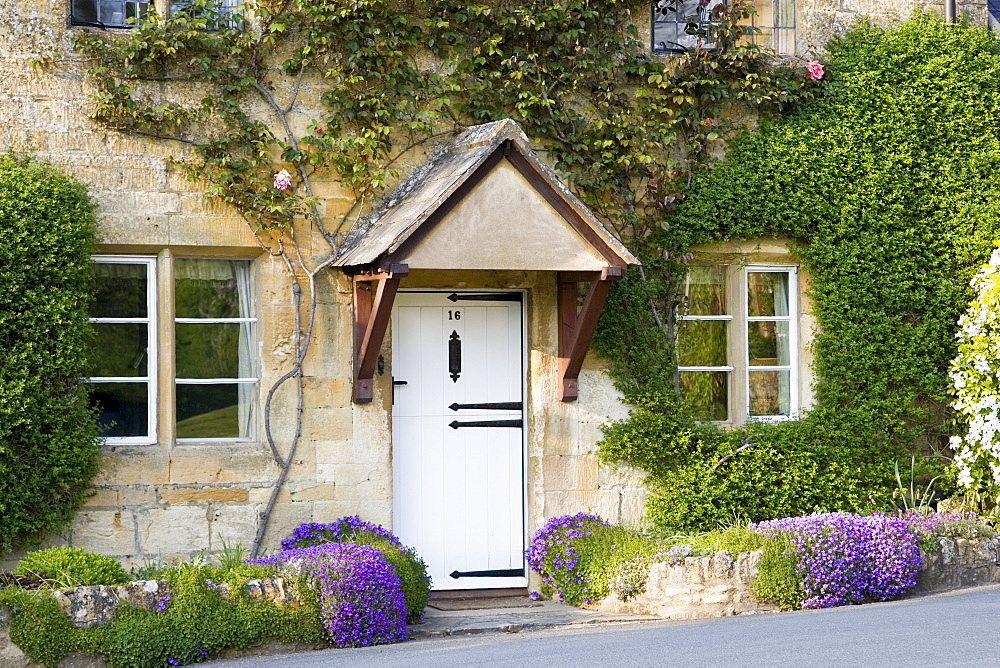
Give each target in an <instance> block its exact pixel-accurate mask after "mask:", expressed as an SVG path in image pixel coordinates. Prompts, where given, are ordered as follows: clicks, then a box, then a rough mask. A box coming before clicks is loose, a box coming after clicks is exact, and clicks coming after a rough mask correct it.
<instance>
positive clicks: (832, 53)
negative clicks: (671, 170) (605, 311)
mask: <svg viewBox="0 0 1000 668" xmlns="http://www.w3.org/2000/svg"><path fill="white" fill-rule="evenodd" d="M829 60H830V62H829V65H828V67H827V77H828V78H829V82H828V92H829V94H828V95H826V96H824V97H822V98H819V99H815V100H812V101H810V102H807V103H806V104H804V105H803V106H802V108H801V109H800V110H798V111H796V112H795V113H791V114H787V115H785V116H784V117H781V118H775V119H765V120H764V121H763V122H762V123H761V126H760V129H759V131H758V132H754V133H747V134H745V135H743V136H741V137H739V138H738V139H736V140H735V141H733V142H732V143H731V145H730V146H729V149H728V154H727V158H726V160H725V161H724V162H722V163H721V164H719V165H717V166H715V168H714V169H711V170H705V171H702V172H701V173H699V174H698V175H696V177H695V178H694V180H693V183H692V188H691V189H690V191H689V192H688V193H687V197H686V199H685V200H684V202H683V203H682V204H681V205H680V206H678V207H676V209H675V210H673V211H672V212H671V214H670V219H669V222H670V227H669V229H668V230H667V231H666V232H664V233H662V234H660V235H658V236H656V237H654V238H653V239H652V240H651V241H652V242H653V248H656V247H657V246H659V247H660V248H661V249H664V248H671V249H675V250H674V257H677V254H679V253H683V252H685V251H686V249H688V248H690V247H691V246H692V245H694V244H704V243H712V242H716V241H723V240H729V239H755V238H760V237H769V236H773V237H779V238H785V239H789V240H790V241H791V242H792V244H793V249H794V251H795V252H796V254H797V256H798V257H799V258H800V260H801V263H802V265H803V267H804V268H805V269H806V270H807V271H808V272H809V275H810V290H811V298H812V301H813V303H814V315H815V317H816V320H817V323H818V325H819V327H818V331H817V333H816V334H815V337H814V339H813V352H814V355H815V365H814V368H813V372H814V374H815V383H816V384H815V399H816V405H815V407H814V409H813V410H812V411H811V412H810V413H809V414H808V415H806V416H805V417H804V418H803V419H802V420H800V421H798V422H790V423H784V424H773V425H751V426H748V427H746V428H744V429H739V430H735V431H733V432H730V433H728V434H723V433H717V432H716V431H715V430H713V429H711V428H698V429H692V427H691V425H690V420H686V419H685V418H684V415H683V412H682V411H680V410H679V409H678V408H677V407H676V405H675V404H676V400H675V398H674V397H675V394H674V391H673V387H672V386H671V385H670V383H668V382H662V381H661V380H659V377H657V378H653V379H652V382H651V381H650V377H649V371H648V370H647V369H646V368H644V367H643V365H642V357H641V356H636V355H635V353H634V350H633V349H632V348H631V347H630V345H631V344H626V345H625V346H618V345H617V344H616V343H615V340H614V339H615V337H598V339H597V340H598V343H599V344H600V345H601V350H602V351H603V352H605V354H607V355H608V356H609V357H610V358H611V359H612V360H613V364H614V365H615V367H614V368H615V369H622V368H624V369H625V373H624V374H621V377H620V379H619V386H620V387H622V388H623V389H625V390H627V395H628V396H629V398H630V399H636V398H637V397H638V398H639V404H638V408H637V410H636V411H635V412H634V413H633V416H632V418H631V419H630V420H628V421H626V422H624V423H620V424H616V425H613V426H611V427H610V428H609V430H608V432H607V438H606V439H605V441H604V442H603V444H602V456H603V457H604V458H605V460H607V461H613V462H634V463H638V464H639V465H640V466H643V467H645V468H646V469H647V470H648V471H650V473H651V483H652V485H653V488H654V489H655V490H656V492H655V493H654V494H653V497H652V501H651V503H650V509H651V513H652V516H653V519H654V521H656V522H658V523H666V524H668V525H674V524H676V525H678V526H694V525H697V526H703V527H704V526H710V525H711V524H712V523H713V522H715V521H718V520H719V519H721V518H723V517H724V516H726V515H728V514H730V513H735V514H739V515H740V516H743V517H747V518H749V519H763V518H767V517H780V516H783V515H794V514H800V513H806V512H810V511H813V510H815V509H819V508H822V509H829V510H835V509H836V510H860V509H862V506H864V505H866V504H874V505H876V506H878V505H881V504H884V503H887V502H888V497H889V496H890V493H891V491H892V489H893V488H894V486H895V485H894V482H893V481H892V478H891V475H892V462H893V460H894V459H899V460H903V461H905V459H909V454H908V453H910V452H912V453H918V454H922V455H925V456H926V458H925V459H924V460H923V462H922V466H923V468H924V470H925V474H924V478H925V480H926V479H930V477H932V476H933V475H934V473H935V470H938V472H939V470H940V468H941V467H942V466H943V465H944V464H946V463H947V462H948V460H949V459H950V456H951V452H950V451H949V449H948V442H947V441H948V436H949V433H950V431H951V429H952V426H951V424H952V417H953V416H952V412H951V410H950V409H949V408H948V405H947V392H946V390H947V377H946V372H947V369H948V364H949V360H951V359H952V358H953V357H954V355H955V352H956V349H955V339H954V336H955V331H956V325H955V323H956V321H957V320H958V317H959V315H960V314H961V313H962V311H963V310H964V308H965V305H966V304H967V303H968V301H969V299H970V297H971V294H970V291H969V288H968V282H969V278H970V277H971V275H972V274H973V273H974V271H975V269H976V268H977V267H978V266H979V265H980V264H981V263H983V262H985V261H986V259H987V258H988V256H989V252H990V250H991V249H992V247H993V242H994V240H996V239H998V238H1000V208H998V205H997V202H998V201H1000V198H998V195H1000V181H998V179H997V178H996V174H997V171H998V167H1000V91H998V85H997V82H998V80H1000V48H998V42H997V38H996V36H995V35H993V34H991V33H990V32H989V31H987V30H986V29H984V28H981V27H974V26H970V25H968V24H967V23H959V24H951V25H949V24H945V23H944V22H943V21H942V20H941V19H940V18H939V17H938V16H937V15H935V14H931V13H926V14H925V13H917V14H915V15H914V16H913V17H911V18H910V19H908V20H907V21H905V22H901V23H899V24H896V25H893V26H890V27H882V26H878V25H874V24H867V23H862V24H860V25H858V26H856V27H855V28H854V29H852V30H851V31H850V32H849V33H848V34H847V35H846V36H845V37H843V38H842V39H839V40H836V41H834V42H833V43H832V44H830V45H829ZM660 255H661V256H662V253H660ZM681 259H682V260H683V257H682V258H681ZM668 278H670V277H669V276H665V275H664V273H663V272H659V273H657V274H655V275H652V276H651V287H650V288H648V289H647V290H648V291H651V293H652V295H653V296H655V293H656V291H660V292H664V291H665V290H666V289H665V288H664V287H663V286H664V285H665V283H666V281H667V279H668ZM673 280H676V278H675V277H674V278H673ZM623 288H624V290H626V291H631V290H634V286H632V285H629V284H626V285H625V286H623ZM650 296H651V295H650V294H636V295H633V296H629V297H627V299H628V301H629V302H630V303H631V304H632V307H634V308H640V307H643V306H645V305H646V304H648V302H649V299H650ZM623 308H627V307H620V308H619V310H622V309H623ZM603 326H604V327H606V328H613V327H616V326H619V325H618V323H615V322H613V321H611V322H608V321H606V322H605V323H604V325H603ZM647 328H648V326H647ZM643 336H649V334H648V333H647V334H643ZM662 357H663V354H662V353H660V352H659V351H655V352H654V353H652V354H651V356H650V357H649V359H661V358H662ZM633 360H638V361H633ZM619 373H620V372H619ZM649 397H653V399H649ZM748 438H749V439H750V440H752V441H754V442H755V443H756V445H754V446H752V447H749V448H746V449H745V450H743V451H741V452H740V453H739V454H737V455H734V456H733V457H732V458H731V459H729V460H727V461H726V462H725V464H724V465H721V466H717V465H716V464H717V463H718V461H719V459H720V457H721V456H723V455H725V454H728V453H730V452H733V451H735V450H736V449H737V447H738V446H739V445H740V444H741V443H744V442H746V441H745V439H748ZM940 484H941V483H939V485H940ZM948 489H949V483H945V484H944V485H943V491H948Z"/></svg>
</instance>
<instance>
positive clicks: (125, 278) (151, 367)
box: [90, 255, 258, 444]
mask: <svg viewBox="0 0 1000 668" xmlns="http://www.w3.org/2000/svg"><path fill="white" fill-rule="evenodd" d="M95 259H96V262H97V265H96V271H95V273H96V276H97V286H96V288H97V290H96V298H95V300H94V302H93V304H92V305H91V318H90V320H91V322H92V323H93V324H94V328H95V330H96V333H97V337H96V345H95V352H94V362H93V370H92V372H91V378H90V382H91V385H92V390H91V399H92V402H93V403H94V404H95V405H96V406H97V408H98V411H99V417H98V420H99V422H100V424H101V426H102V427H103V428H104V436H105V437H106V438H107V440H108V442H109V443H120V444H129V443H135V444H140V443H154V442H155V441H156V440H157V436H158V434H157V420H158V416H159V415H160V414H161V413H163V414H167V415H169V423H170V424H169V427H170V428H171V429H172V430H173V432H174V433H173V434H172V436H173V437H174V438H176V439H177V440H179V441H184V440H197V441H204V440H246V439H250V438H252V437H253V435H254V433H253V431H254V429H253V428H254V424H255V422H256V417H255V413H256V403H257V384H258V377H257V375H258V373H257V365H256V354H255V352H254V340H255V334H254V330H255V327H256V322H257V319H256V318H255V317H254V316H253V313H252V311H251V305H252V303H253V300H252V297H251V292H250V264H249V262H246V261H242V260H214V259H173V260H171V259H170V258H156V257H142V256H125V255H123V256H99V257H97V258H95ZM158 263H159V264H160V265H162V264H163V263H170V266H169V267H168V269H169V273H168V274H167V275H171V274H172V276H173V281H172V287H173V289H172V290H168V289H164V288H163V286H158V285H157V273H158V272H157V266H158ZM161 268H162V266H161ZM171 294H172V297H173V298H172V299H169V298H168V297H167V296H168V295H171ZM157 316H160V320H161V321H159V322H158V319H157ZM164 317H166V322H167V323H169V324H167V325H166V329H164V324H163V322H162V320H163V319H164ZM158 378H159V379H160V381H162V380H163V379H164V378H170V379H172V381H171V380H168V381H167V386H168V387H169V386H170V385H171V384H172V385H173V388H174V389H173V393H172V394H173V396H172V397H171V396H167V397H163V396H161V392H160V391H161V390H162V388H163V385H162V383H160V382H158Z"/></svg>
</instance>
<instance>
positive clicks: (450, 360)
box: [392, 291, 527, 589]
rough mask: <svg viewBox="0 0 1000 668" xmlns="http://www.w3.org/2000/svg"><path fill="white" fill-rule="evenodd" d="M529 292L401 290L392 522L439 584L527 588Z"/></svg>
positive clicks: (395, 346) (395, 342) (396, 320)
mask: <svg viewBox="0 0 1000 668" xmlns="http://www.w3.org/2000/svg"><path fill="white" fill-rule="evenodd" d="M524 364H525V347H524V331H523V315H522V293H521V292H472V291H454V292H400V293H399V294H398V295H397V296H396V302H395V307H394V309H393V331H392V375H393V395H394V397H393V409H392V444H393V447H392V452H393V462H392V469H393V530H394V531H395V533H396V534H397V535H398V536H399V538H400V540H402V541H403V544H405V545H409V546H411V547H413V548H415V549H416V550H417V553H418V554H419V555H420V556H421V557H422V558H423V559H424V561H425V562H426V563H427V568H428V572H429V573H430V575H431V577H432V578H433V587H434V589H482V588H491V587H523V586H525V585H526V584H527V580H526V578H525V572H524V556H523V550H524V539H525V538H524V496H525V486H524V475H525V471H524V426H523V420H524V414H525V413H524V396H523V395H524Z"/></svg>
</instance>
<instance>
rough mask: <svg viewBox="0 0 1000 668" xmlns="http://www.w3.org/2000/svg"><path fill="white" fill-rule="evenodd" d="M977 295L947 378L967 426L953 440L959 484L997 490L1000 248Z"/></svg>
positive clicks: (976, 283)
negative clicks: (965, 429)
mask: <svg viewBox="0 0 1000 668" xmlns="http://www.w3.org/2000/svg"><path fill="white" fill-rule="evenodd" d="M972 287H973V288H974V289H975V291H976V297H975V299H973V300H972V303H971V304H969V310H968V312H967V313H966V314H965V315H964V316H962V317H961V318H959V320H958V325H959V331H958V333H957V334H956V335H955V336H956V338H957V339H958V355H957V356H956V357H955V359H954V360H953V361H952V363H951V369H950V370H949V377H950V378H951V391H952V394H953V396H954V399H953V401H952V404H951V405H952V407H953V408H954V409H955V410H956V411H958V413H959V416H960V417H961V418H962V419H963V420H964V422H965V423H966V424H967V425H968V431H967V432H966V434H965V436H952V437H951V447H952V448H953V449H954V450H955V452H956V455H955V465H956V467H957V468H958V484H959V485H960V486H962V487H965V488H966V489H969V490H972V491H977V490H983V489H985V490H989V491H990V492H996V491H997V490H998V489H1000V248H998V249H996V250H994V251H993V255H992V256H991V257H990V261H989V264H987V265H986V266H985V267H983V268H982V269H981V270H980V271H979V273H978V274H976V276H975V277H974V278H973V279H972Z"/></svg>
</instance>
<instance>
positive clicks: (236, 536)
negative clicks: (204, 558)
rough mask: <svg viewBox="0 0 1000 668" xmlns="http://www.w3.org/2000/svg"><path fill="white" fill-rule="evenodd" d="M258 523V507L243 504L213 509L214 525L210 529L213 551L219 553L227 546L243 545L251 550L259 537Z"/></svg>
mask: <svg viewBox="0 0 1000 668" xmlns="http://www.w3.org/2000/svg"><path fill="white" fill-rule="evenodd" d="M257 522H258V514H257V508H256V506H252V505H249V504H242V505H224V506H219V507H216V508H213V511H212V523H211V526H210V527H209V528H210V530H211V544H210V548H211V551H212V552H215V553H219V552H221V551H222V548H223V547H224V546H227V545H228V546H236V545H242V546H243V547H244V548H246V549H247V550H249V549H250V546H252V545H253V541H254V538H256V536H257Z"/></svg>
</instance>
